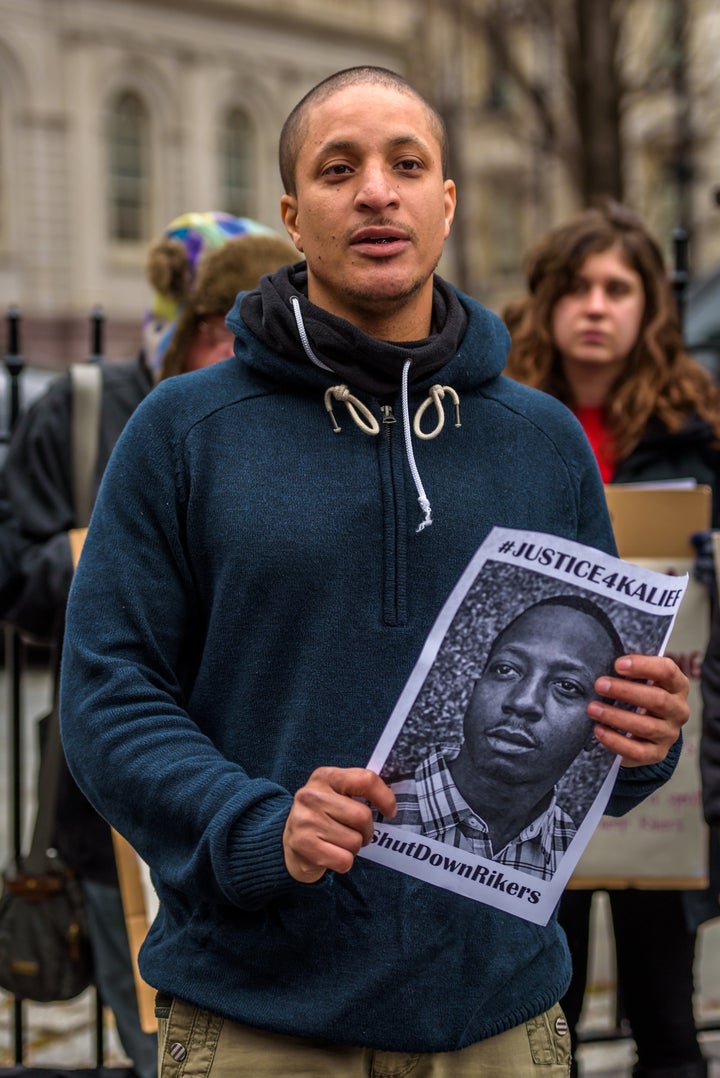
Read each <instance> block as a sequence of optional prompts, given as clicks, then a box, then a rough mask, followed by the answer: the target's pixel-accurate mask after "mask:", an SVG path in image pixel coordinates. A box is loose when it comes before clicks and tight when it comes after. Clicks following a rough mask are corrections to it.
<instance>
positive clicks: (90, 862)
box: [0, 356, 152, 883]
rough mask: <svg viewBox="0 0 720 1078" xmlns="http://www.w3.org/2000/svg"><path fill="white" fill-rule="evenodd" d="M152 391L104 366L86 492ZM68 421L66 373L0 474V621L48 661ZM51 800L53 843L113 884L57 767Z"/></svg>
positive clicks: (64, 510) (65, 544)
mask: <svg viewBox="0 0 720 1078" xmlns="http://www.w3.org/2000/svg"><path fill="white" fill-rule="evenodd" d="M151 388H152V381H151V377H150V374H149V372H148V370H147V368H146V366H145V363H144V360H143V358H142V356H139V357H138V358H137V359H136V360H131V361H128V362H124V363H109V364H106V365H104V366H103V380H102V402H101V412H100V431H99V442H98V456H97V462H96V468H95V492H97V488H98V487H99V485H100V479H101V478H102V474H103V472H104V470H105V466H106V464H107V462H108V459H109V457H110V453H111V452H112V450H113V447H114V445H115V442H116V441H117V439H118V437H119V435H120V432H121V431H122V429H123V427H124V426H125V424H126V422H127V420H128V419H129V418H130V416H131V414H132V413H133V412H134V410H135V408H136V407H137V405H138V404H139V403H140V401H141V400H143V398H144V397H145V396H146V395H147V394H148V392H149V391H150V389H151ZM71 421H72V384H71V380H70V375H63V376H62V377H59V378H58V379H57V380H56V381H54V382H53V383H52V384H51V385H50V387H49V388H48V389H47V390H46V392H45V393H44V394H43V395H42V396H41V397H39V398H38V399H37V400H36V401H34V402H33V404H32V405H31V406H30V407H29V408H28V410H27V412H25V413H24V415H23V416H22V417H21V418H20V420H19V422H18V425H17V427H16V428H15V431H14V432H13V435H12V438H11V441H10V445H9V447H8V453H7V457H6V461H5V466H4V469H3V472H2V475H1V476H0V488H4V490H5V491H6V492H7V502H6V505H7V513H6V521H5V524H4V525H0V527H5V528H6V529H7V533H6V534H7V537H8V544H7V545H6V549H7V551H9V554H8V558H6V566H5V568H6V575H5V577H4V589H5V590H4V594H3V591H2V590H1V589H0V604H1V605H0V617H2V618H3V619H4V620H6V621H9V622H11V623H12V624H13V625H15V626H16V627H17V628H19V629H20V630H22V631H23V632H25V633H28V634H31V635H32V636H33V637H35V638H40V639H42V640H46V641H48V642H50V643H51V644H52V645H53V650H54V652H55V653H56V654H57V655H59V653H60V645H61V641H62V634H63V628H64V623H65V606H66V603H67V597H68V591H69V589H70V581H71V579H72V574H73V565H72V558H71V555H70V543H69V540H68V531H70V530H71V529H72V528H75V527H76V526H77V518H76V515H75V507H74V503H73V490H72V465H71V445H70V442H71ZM10 540H12V547H11V546H10ZM12 558H14V561H15V564H14V566H11V564H10V563H11V560H12ZM2 584H3V581H2V580H0V585H2ZM3 597H5V600H6V601H5V602H4V603H3V602H2V600H3ZM58 802H59V803H58V828H57V833H56V836H55V842H56V845H57V847H58V850H59V852H60V854H61V856H62V857H63V859H64V860H65V862H66V863H67V864H68V865H70V867H71V868H73V869H74V870H75V871H76V872H77V873H78V875H80V876H84V877H86V878H88V879H93V880H96V881H97V882H101V883H113V882H115V881H116V878H117V877H116V873H115V859H114V855H113V849H112V842H111V839H110V831H109V828H108V826H107V824H106V823H105V821H104V820H103V819H101V818H100V816H98V815H97V813H96V812H95V810H94V809H93V808H92V807H91V805H90V804H89V802H88V801H87V800H86V799H85V797H84V796H83V794H81V793H80V791H79V789H78V788H77V786H76V785H75V783H74V781H73V780H72V778H71V776H70V773H69V771H68V770H67V768H66V767H64V768H63V771H62V773H61V776H60V789H59V797H58Z"/></svg>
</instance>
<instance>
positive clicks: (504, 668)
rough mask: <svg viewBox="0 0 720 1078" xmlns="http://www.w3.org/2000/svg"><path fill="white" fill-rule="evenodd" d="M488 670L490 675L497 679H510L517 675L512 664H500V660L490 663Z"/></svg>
mask: <svg viewBox="0 0 720 1078" xmlns="http://www.w3.org/2000/svg"><path fill="white" fill-rule="evenodd" d="M489 669H490V672H491V673H492V674H495V676H496V677H499V678H511V677H513V676H514V675H515V674H517V670H516V668H515V667H514V666H513V665H512V663H508V662H502V661H500V660H498V662H494V663H492V665H491V666H490V668H489Z"/></svg>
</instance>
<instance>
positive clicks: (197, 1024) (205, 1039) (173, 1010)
mask: <svg viewBox="0 0 720 1078" xmlns="http://www.w3.org/2000/svg"><path fill="white" fill-rule="evenodd" d="M222 1026H223V1019H222V1018H220V1017H219V1016H218V1015H215V1014H210V1013H209V1012H208V1011H204V1010H201V1009H200V1008H199V1007H195V1006H193V1005H192V1004H190V1003H185V1002H183V1000H180V999H174V1000H173V1001H172V1004H171V1006H170V1008H169V1013H168V1015H167V1017H162V1016H159V1017H158V1038H159V1056H160V1067H159V1071H160V1078H208V1075H209V1073H210V1068H211V1067H212V1064H213V1059H214V1058H215V1050H216V1049H217V1044H218V1040H219V1038H220V1032H221V1030H222Z"/></svg>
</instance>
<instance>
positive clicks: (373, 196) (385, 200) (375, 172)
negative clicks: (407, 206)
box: [356, 165, 399, 209]
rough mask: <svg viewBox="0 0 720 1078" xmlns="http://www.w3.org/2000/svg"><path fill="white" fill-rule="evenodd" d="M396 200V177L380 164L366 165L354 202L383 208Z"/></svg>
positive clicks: (393, 203)
mask: <svg viewBox="0 0 720 1078" xmlns="http://www.w3.org/2000/svg"><path fill="white" fill-rule="evenodd" d="M398 201H399V195H398V189H397V177H396V176H395V175H394V174H393V173H389V172H388V170H387V169H386V168H385V167H383V166H382V165H367V166H366V167H365V168H364V169H363V171H362V174H361V177H360V185H359V187H358V191H357V196H356V203H357V204H359V205H361V206H369V207H370V208H371V209H384V208H385V207H386V206H392V205H396V204H397V203H398Z"/></svg>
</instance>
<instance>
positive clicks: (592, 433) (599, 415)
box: [573, 408, 617, 483]
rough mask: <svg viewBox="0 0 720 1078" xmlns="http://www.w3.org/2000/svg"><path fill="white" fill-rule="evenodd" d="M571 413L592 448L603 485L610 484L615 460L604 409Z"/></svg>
mask: <svg viewBox="0 0 720 1078" xmlns="http://www.w3.org/2000/svg"><path fill="white" fill-rule="evenodd" d="M573 412H574V413H575V415H576V417H577V418H578V420H579V421H580V423H581V425H582V429H583V430H584V431H585V435H586V437H587V440H588V441H589V442H590V445H591V446H592V451H593V453H594V454H595V460H596V461H597V463H598V468H599V469H600V475H601V476H602V480H603V483H611V482H612V479H613V476H614V475H615V469H616V467H617V460H616V459H615V455H614V453H613V452H612V449H611V446H610V435H609V434H608V428H607V424H606V423H605V409H604V408H573Z"/></svg>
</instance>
